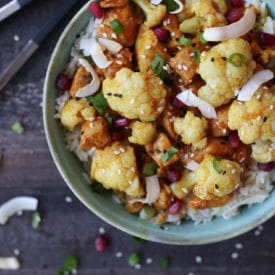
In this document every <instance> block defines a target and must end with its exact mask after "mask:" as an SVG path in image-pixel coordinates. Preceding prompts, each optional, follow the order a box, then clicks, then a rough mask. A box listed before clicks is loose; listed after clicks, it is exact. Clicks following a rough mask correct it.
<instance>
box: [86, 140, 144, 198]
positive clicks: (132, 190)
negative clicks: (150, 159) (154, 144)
mask: <svg viewBox="0 0 275 275" xmlns="http://www.w3.org/2000/svg"><path fill="white" fill-rule="evenodd" d="M91 178H92V179H94V180H96V181H98V182H100V183H101V184H102V185H103V186H104V187H105V188H106V189H114V190H117V191H123V192H125V193H126V194H127V195H129V196H133V197H137V196H139V195H140V194H141V192H142V187H141V185H140V181H139V177H138V170H137V164H136V157H135V153H134V149H133V148H132V147H131V146H129V145H122V144H120V143H119V142H115V143H113V144H112V145H111V146H107V147H105V148H104V149H103V150H100V149H97V150H96V152H95V154H94V156H93V161H92V166H91Z"/></svg>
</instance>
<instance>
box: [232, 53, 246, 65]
mask: <svg viewBox="0 0 275 275" xmlns="http://www.w3.org/2000/svg"><path fill="white" fill-rule="evenodd" d="M228 62H229V63H230V64H232V65H233V66H235V67H242V66H243V65H244V63H245V56H244V55H243V54H242V53H232V54H231V55H230V56H229V58H228Z"/></svg>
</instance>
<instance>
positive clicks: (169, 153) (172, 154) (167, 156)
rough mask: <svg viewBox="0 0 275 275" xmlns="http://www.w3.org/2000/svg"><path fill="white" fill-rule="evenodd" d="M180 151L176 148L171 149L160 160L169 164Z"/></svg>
mask: <svg viewBox="0 0 275 275" xmlns="http://www.w3.org/2000/svg"><path fill="white" fill-rule="evenodd" d="M178 151H179V150H178V149H177V148H175V147H173V146H172V147H170V148H169V149H168V150H167V151H166V152H165V153H164V154H163V155H162V156H161V158H160V160H161V161H162V162H167V161H168V160H169V159H170V158H172V157H173V156H174V154H176V153H177V152H178Z"/></svg>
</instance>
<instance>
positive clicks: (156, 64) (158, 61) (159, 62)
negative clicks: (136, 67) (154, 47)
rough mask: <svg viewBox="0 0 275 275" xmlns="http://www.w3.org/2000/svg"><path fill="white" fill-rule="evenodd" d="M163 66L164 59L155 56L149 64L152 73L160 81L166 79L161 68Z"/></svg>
mask: <svg viewBox="0 0 275 275" xmlns="http://www.w3.org/2000/svg"><path fill="white" fill-rule="evenodd" d="M164 65H165V60H164V58H163V57H162V56H161V55H159V54H157V55H156V56H155V58H154V60H153V61H152V63H151V68H152V71H153V72H154V73H155V74H156V75H157V76H159V77H160V78H161V79H162V80H164V79H165V77H166V72H165V70H164V69H163V66H164Z"/></svg>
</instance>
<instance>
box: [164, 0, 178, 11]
mask: <svg viewBox="0 0 275 275" xmlns="http://www.w3.org/2000/svg"><path fill="white" fill-rule="evenodd" d="M161 4H163V5H165V6H166V7H167V11H174V10H175V9H177V7H178V4H177V3H176V2H175V1H174V0H162V1H161Z"/></svg>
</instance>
